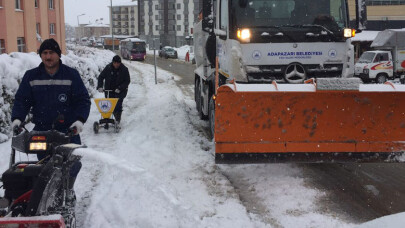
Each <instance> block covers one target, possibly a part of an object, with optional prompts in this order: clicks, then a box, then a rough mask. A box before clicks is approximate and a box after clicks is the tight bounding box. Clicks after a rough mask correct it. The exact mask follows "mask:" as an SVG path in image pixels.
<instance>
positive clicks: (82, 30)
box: [75, 20, 111, 40]
mask: <svg viewBox="0 0 405 228" xmlns="http://www.w3.org/2000/svg"><path fill="white" fill-rule="evenodd" d="M108 34H111V31H110V25H108V24H103V23H101V22H99V21H98V20H96V22H94V23H90V24H80V26H79V27H75V35H76V36H75V38H76V40H80V39H81V38H90V37H94V38H99V37H101V36H104V35H108Z"/></svg>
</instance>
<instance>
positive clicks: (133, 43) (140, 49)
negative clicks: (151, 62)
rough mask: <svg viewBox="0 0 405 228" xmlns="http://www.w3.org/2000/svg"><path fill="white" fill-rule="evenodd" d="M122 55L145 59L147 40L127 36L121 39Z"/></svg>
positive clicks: (127, 57) (131, 58)
mask: <svg viewBox="0 0 405 228" xmlns="http://www.w3.org/2000/svg"><path fill="white" fill-rule="evenodd" d="M120 50H121V56H122V58H124V59H129V60H142V61H143V60H145V58H146V42H145V41H144V40H140V39H138V38H127V39H124V40H121V41H120Z"/></svg>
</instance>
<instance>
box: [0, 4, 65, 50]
mask: <svg viewBox="0 0 405 228" xmlns="http://www.w3.org/2000/svg"><path fill="white" fill-rule="evenodd" d="M63 5H64V0H0V54H2V53H11V52H37V50H38V49H39V46H40V45H41V41H42V40H45V39H48V38H53V39H55V40H56V41H57V42H58V43H59V45H60V46H61V49H62V53H66V44H65V16H64V6H63Z"/></svg>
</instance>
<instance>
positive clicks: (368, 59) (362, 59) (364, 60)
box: [358, 52, 375, 63]
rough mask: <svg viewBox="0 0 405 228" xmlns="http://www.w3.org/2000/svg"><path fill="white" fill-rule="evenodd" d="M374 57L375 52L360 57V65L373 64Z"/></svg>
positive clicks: (365, 53)
mask: <svg viewBox="0 0 405 228" xmlns="http://www.w3.org/2000/svg"><path fill="white" fill-rule="evenodd" d="M374 56H375V53H373V52H364V53H363V54H362V55H361V56H360V58H359V61H358V63H371V62H373V59H374Z"/></svg>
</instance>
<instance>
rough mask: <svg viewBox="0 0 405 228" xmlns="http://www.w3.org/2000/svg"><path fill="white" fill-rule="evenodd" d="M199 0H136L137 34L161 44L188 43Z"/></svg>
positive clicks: (197, 11)
mask: <svg viewBox="0 0 405 228" xmlns="http://www.w3.org/2000/svg"><path fill="white" fill-rule="evenodd" d="M201 4H202V1H201V0H138V10H139V36H140V38H141V39H144V40H146V41H147V42H148V43H152V39H159V40H160V43H161V45H162V46H167V45H168V46H176V47H179V46H182V45H185V44H190V42H191V39H192V34H193V25H194V23H195V22H196V21H197V19H198V14H199V12H200V9H201Z"/></svg>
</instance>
